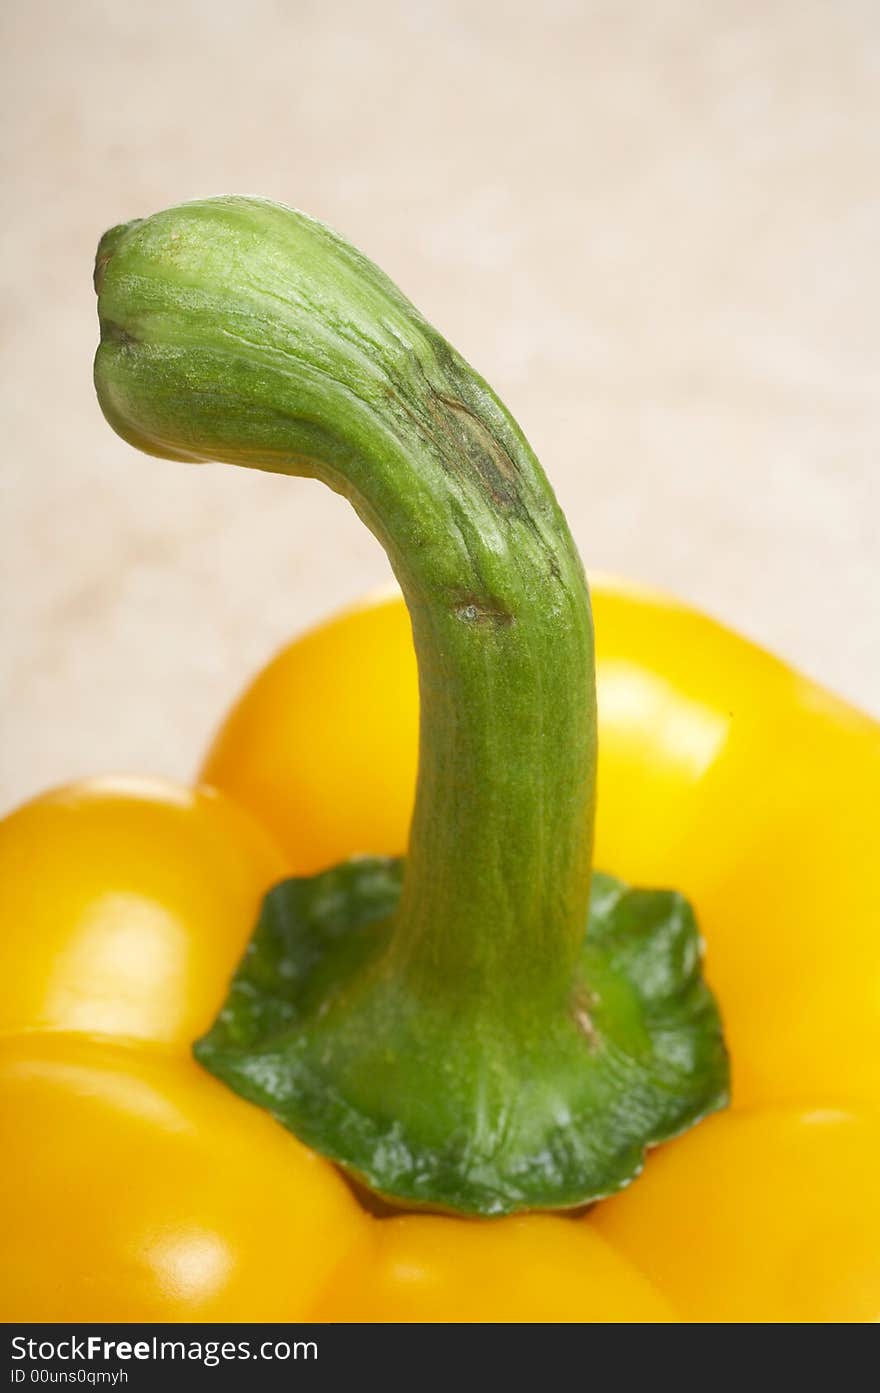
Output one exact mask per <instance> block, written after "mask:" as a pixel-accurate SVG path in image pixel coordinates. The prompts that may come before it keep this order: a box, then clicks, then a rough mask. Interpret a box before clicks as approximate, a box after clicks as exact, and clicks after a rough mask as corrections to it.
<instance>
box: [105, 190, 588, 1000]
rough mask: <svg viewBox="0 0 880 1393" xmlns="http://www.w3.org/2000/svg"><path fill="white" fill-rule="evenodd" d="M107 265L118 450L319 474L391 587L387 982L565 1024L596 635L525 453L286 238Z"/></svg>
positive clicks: (193, 241)
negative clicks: (399, 777) (397, 708)
mask: <svg viewBox="0 0 880 1393" xmlns="http://www.w3.org/2000/svg"><path fill="white" fill-rule="evenodd" d="M99 266H100V267H101V280H102V288H101V303H100V312H101V323H102V345H101V348H100V350H99V352H98V357H97V362H96V382H97V385H98V391H99V395H100V398H101V403H102V405H103V407H104V410H105V411H106V413H107V416H108V419H109V420H110V421H111V423H112V424H113V425H114V426H115V427H116V428H117V429H118V430H119V431H120V433H121V434H123V435H124V436H126V438H128V439H129V440H132V441H133V443H135V444H137V445H139V446H140V447H141V448H147V449H149V450H150V451H152V452H154V453H158V454H174V455H177V456H184V457H188V458H192V457H194V456H198V457H199V458H205V457H207V458H211V459H225V460H230V461H232V462H234V463H241V464H248V465H251V466H255V467H259V468H264V469H272V470H275V471H278V472H283V473H291V474H307V475H318V476H319V477H321V478H323V479H324V480H325V482H326V483H328V484H329V485H330V487H331V488H333V489H335V490H336V491H337V492H338V493H341V494H344V495H345V496H346V497H347V498H348V499H349V500H350V501H351V503H352V504H353V505H354V507H355V508H356V509H357V511H358V513H359V514H360V516H361V517H362V518H363V519H364V521H365V522H366V524H367V526H368V527H370V528H371V530H372V531H373V532H374V533H375V534H376V536H377V537H378V538H379V540H380V541H381V543H382V545H383V546H384V547H385V549H386V551H387V553H388V556H389V558H390V561H391V564H392V566H393V568H394V571H395V574H396V575H397V578H398V580H399V581H400V584H401V588H402V590H403V594H404V597H405V599H406V603H407V605H408V607H409V612H410V615H411V618H412V624H413V632H414V637H415V646H416V652H417V655H418V665H419V685H420V697H421V727H420V730H421V733H420V750H419V779H418V790H417V796H416V805H415V813H414V817H413V824H412V830H411V836H410V842H409V852H408V857H407V866H406V874H405V879H404V888H403V896H402V900H401V904H400V907H399V910H398V912H397V914H396V916H395V935H394V948H393V953H394V957H395V960H396V962H397V963H398V965H399V968H400V970H401V971H402V972H405V973H406V974H407V975H408V976H409V977H410V978H411V979H412V981H413V983H414V984H416V983H417V984H418V985H419V987H420V989H424V990H430V991H431V992H432V993H434V994H439V993H443V992H448V993H449V994H450V995H451V996H452V997H453V998H454V1000H455V1001H456V1003H457V1004H460V1001H461V996H462V993H466V994H468V995H469V996H470V997H471V998H472V1000H473V1005H474V1009H475V1010H480V1009H492V1010H493V1011H497V1010H499V1009H501V1007H502V1004H503V1009H504V1010H505V1011H508V1012H509V1011H517V1010H518V1003H519V1002H522V1001H523V1000H527V1001H528V1002H529V1003H530V1005H529V1010H530V1013H533V1011H534V1002H535V997H536V995H537V994H542V993H543V994H545V995H546V996H547V998H548V999H549V998H551V997H552V998H553V1000H554V1001H555V1003H556V1005H557V1006H559V1005H560V1004H562V1003H563V1002H564V1000H565V998H566V995H567V994H568V993H569V992H570V989H571V981H572V974H573V971H574V964H575V961H576V959H577V955H578V951H579V948H580V943H581V939H582V937H583V926H584V922H585V916H586V912H587V902H588V895H589V878H590V843H591V834H592V809H593V799H594V784H595V739H596V737H595V703H594V685H595V684H594V675H593V655H592V630H591V624H590V614H589V601H588V597H587V590H586V584H585V581H584V576H583V570H582V567H581V564H580V561H579V559H578V556H577V553H576V550H575V547H574V544H573V542H572V540H571V536H570V534H569V531H568V528H567V526H566V523H565V520H564V518H563V516H562V514H561V512H560V509H559V507H558V505H557V503H556V500H555V498H554V496H553V492H552V490H551V488H550V485H549V484H548V482H547V480H546V478H545V476H544V474H543V472H542V470H541V468H540V465H539V464H538V462H537V460H536V459H535V457H534V455H533V453H532V451H531V450H530V448H529V446H528V444H527V443H526V441H525V439H524V437H523V435H522V433H521V432H520V431H519V429H518V428H517V426H516V425H515V423H514V422H513V421H512V419H511V418H510V416H509V415H508V413H507V412H506V411H505V409H504V407H503V406H501V404H500V403H499V402H498V400H497V398H495V397H494V396H493V395H492V393H491V392H490V391H489V389H488V388H487V387H486V385H485V384H484V383H483V382H482V381H480V379H479V378H477V376H476V375H475V374H474V373H473V372H472V370H471V369H469V368H468V367H467V365H466V364H465V363H463V362H462V360H461V359H460V358H459V357H458V355H457V354H455V353H454V352H453V351H452V350H451V349H450V348H449V346H448V345H447V344H446V343H445V342H444V341H443V340H442V339H441V338H440V337H439V335H437V334H436V333H435V332H434V331H433V330H432V329H431V328H430V327H429V326H428V325H427V324H425V322H424V321H423V320H422V319H421V318H420V317H419V316H418V315H417V314H416V313H415V311H414V310H413V309H412V307H411V306H410V305H408V304H407V303H406V302H405V301H404V300H403V299H402V298H401V296H400V295H399V293H398V292H397V291H396V290H394V288H393V287H392V286H390V284H389V283H388V281H387V280H386V279H385V277H384V276H382V275H381V273H379V272H377V271H376V270H375V268H373V267H370V266H369V265H368V264H367V263H365V262H364V261H363V260H362V258H360V257H359V256H357V254H356V253H353V252H352V250H351V249H350V248H349V247H348V246H346V245H345V244H344V243H341V242H340V241H339V239H337V238H335V237H334V236H333V235H332V234H331V233H329V232H328V231H327V229H325V228H324V227H323V226H321V225H320V224H318V223H315V222H312V221H311V220H309V219H306V218H304V217H302V216H301V215H294V214H292V213H290V212H288V211H287V210H279V209H277V208H275V207H273V206H271V205H267V204H265V203H261V202H257V201H255V200H241V199H224V200H211V201H209V202H205V203H199V204H193V205H189V206H187V207H184V208H180V209H177V210H172V211H171V212H170V213H166V214H160V215H158V216H157V217H155V218H151V219H150V220H149V221H148V222H145V223H137V224H134V225H132V226H131V227H130V228H128V229H116V230H114V231H113V232H112V233H110V234H108V236H107V237H106V238H105V239H104V242H103V243H102V246H101V249H100V251H99ZM352 271H354V276H352ZM184 374H185V376H186V381H187V383H188V384H189V383H194V384H196V385H197V390H198V396H197V397H196V398H195V399H194V393H193V389H192V387H189V388H188V390H186V391H185V392H181V390H180V386H179V382H180V380H181V379H182V378H183V377H184ZM245 439H246V452H245V451H244V450H243V449H242V442H243V440H245ZM375 796H376V797H377V798H381V796H382V792H381V789H377V790H375Z"/></svg>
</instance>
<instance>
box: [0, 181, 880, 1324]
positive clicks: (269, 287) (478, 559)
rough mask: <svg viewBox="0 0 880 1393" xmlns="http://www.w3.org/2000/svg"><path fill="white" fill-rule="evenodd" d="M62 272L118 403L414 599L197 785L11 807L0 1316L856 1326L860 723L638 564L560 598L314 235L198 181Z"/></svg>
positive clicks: (873, 1033) (872, 788) (512, 428)
mask: <svg viewBox="0 0 880 1393" xmlns="http://www.w3.org/2000/svg"><path fill="white" fill-rule="evenodd" d="M95 285H96V289H97V292H98V311H99V318H100V325H101V343H100V347H99V349H98V353H97V357H96V360H95V384H96V388H97V393H98V398H99V401H100V404H101V407H102V409H103V411H104V414H105V416H106V417H107V420H108V421H109V423H110V424H111V425H112V426H113V428H114V429H115V430H116V431H117V432H118V433H119V434H120V435H121V436H123V438H124V439H126V440H127V441H129V442H130V443H131V444H133V445H135V446H137V447H138V448H139V449H140V450H142V451H144V452H145V453H147V454H152V455H159V456H162V457H166V458H171V459H179V460H181V461H221V462H225V463H232V464H237V465H243V466H245V467H249V468H255V469H262V470H271V471H273V472H277V473H282V474H291V475H298V476H305V477H312V478H316V479H319V480H322V481H323V482H324V483H326V484H327V485H328V486H329V487H331V488H332V489H333V490H334V491H335V492H337V493H339V494H341V495H342V496H343V497H344V498H345V499H347V500H348V501H349V503H350V504H351V505H352V506H353V507H354V508H355V509H356V511H357V513H358V515H359V516H360V517H361V519H362V520H363V521H364V523H365V525H366V526H368V527H369V528H370V529H371V531H372V532H373V533H374V534H375V535H376V536H377V538H378V539H379V540H380V542H381V543H382V545H383V546H384V548H385V550H386V552H387V554H388V557H389V560H390V563H391V565H392V568H393V570H394V572H395V575H396V577H397V579H398V581H399V585H400V590H401V597H393V598H388V599H382V600H377V601H375V602H366V603H365V604H364V605H362V606H359V607H357V608H355V609H353V610H351V611H348V612H346V613H345V614H343V615H341V616H339V617H338V618H336V619H331V620H330V621H329V622H328V623H327V624H326V625H324V626H323V627H321V628H319V629H317V630H315V631H314V632H312V633H311V634H308V635H306V636H305V637H304V638H302V639H300V640H298V641H296V642H294V643H293V644H292V645H291V646H290V647H289V648H288V649H286V650H285V651H284V652H282V653H281V654H280V655H279V656H278V657H277V658H276V659H275V660H274V662H272V663H271V664H270V665H269V667H268V668H266V669H265V671H264V672H263V673H262V674H260V675H259V676H258V677H257V678H256V680H255V681H254V682H253V683H252V684H251V685H250V686H249V687H248V688H247V690H246V691H245V692H244V694H243V696H242V697H241V698H240V700H239V701H238V703H237V704H236V706H235V707H234V708H233V710H232V711H231V713H230V715H229V717H228V719H227V721H226V722H225V723H224V725H223V727H222V728H221V730H220V731H219V732H218V733H217V734H216V735H215V738H214V740H213V743H212V744H211V746H210V749H209V751H208V753H207V755H206V757H205V759H204V762H203V765H202V768H201V770H200V772H199V774H198V776H197V779H196V783H195V785H194V787H193V788H192V789H183V788H178V787H175V786H170V785H157V784H153V783H149V782H147V781H143V782H132V781H127V782H126V781H118V780H117V781H107V780H104V781H93V782H92V783H85V784H83V785H80V786H77V787H75V788H72V789H64V790H60V791H56V792H54V793H50V794H47V795H44V796H43V797H42V798H39V799H37V800H35V801H34V802H32V803H30V804H28V805H27V806H26V807H24V808H22V809H20V810H19V811H18V812H16V813H14V814H13V815H12V816H11V817H9V818H8V819H7V820H6V821H5V822H4V823H3V824H2V825H0V878H2V882H3V883H4V885H5V886H6V888H7V896H8V899H9V901H10V903H9V905H8V908H7V914H6V926H7V930H6V935H5V938H4V940H3V948H2V955H3V959H4V963H3V966H4V971H3V973H2V975H0V983H2V985H0V1021H2V1025H3V1041H2V1046H0V1079H2V1084H0V1086H2V1089H3V1094H4V1096H5V1097H6V1098H7V1099H8V1100H9V1102H8V1105H9V1107H10V1108H11V1109H12V1110H13V1111H12V1115H13V1116H14V1117H15V1119H16V1123H15V1127H14V1130H13V1131H12V1132H10V1135H11V1137H12V1145H11V1147H10V1153H11V1165H12V1175H13V1183H12V1187H11V1188H12V1191H13V1192H14V1193H15V1194H16V1195H17V1196H18V1197H23V1200H24V1208H25V1209H26V1210H27V1213H28V1218H27V1226H26V1223H25V1219H24V1217H22V1215H21V1213H20V1210H21V1205H20V1204H18V1203H17V1205H16V1207H15V1212H13V1213H12V1214H11V1215H10V1216H9V1218H10V1222H9V1223H8V1224H7V1226H6V1237H5V1239H4V1245H5V1246H4V1251H3V1256H4V1269H5V1270H7V1271H10V1272H11V1271H13V1270H14V1271H15V1278H14V1286H13V1288H12V1289H11V1290H10V1292H9V1293H8V1297H9V1300H8V1301H7V1307H8V1306H9V1305H10V1303H11V1306H12V1313H13V1315H14V1316H15V1317H16V1318H20V1319H72V1320H75V1319H94V1318H98V1317H100V1318H103V1319H126V1318H130V1319H140V1320H151V1319H152V1320H163V1319H170V1320H198V1319H212V1320H235V1319H238V1320H270V1319H279V1320H294V1319H308V1318H314V1319H321V1320H329V1321H333V1320H369V1321H382V1320H481V1321H499V1320H500V1321H514V1320H572V1321H585V1322H586V1321H645V1320H648V1321H666V1320H686V1321H692V1320H716V1321H717V1320H749V1321H751V1320H792V1321H803V1320H808V1321H812V1320H835V1321H836V1320H844V1321H846V1320H871V1319H877V1318H878V1317H880V1194H878V1191H877V1186H876V1184H875V1179H874V1177H875V1169H876V1167H875V1159H874V1158H875V1157H876V1154H877V1149H878V1146H880V1108H878V1104H880V1076H878V1065H877V1061H878V1058H880V931H878V930H880V827H878V820H877V818H876V813H875V806H876V798H877V792H878V790H880V726H878V725H877V723H876V722H873V721H872V720H870V719H869V718H868V717H866V716H863V715H861V714H860V713H858V712H856V711H854V710H852V709H851V708H849V707H847V706H846V705H845V704H843V703H842V702H839V701H837V700H836V699H835V698H834V697H832V696H830V695H829V694H827V693H826V692H824V691H822V690H821V689H819V688H817V687H816V686H815V685H814V684H812V683H810V682H808V681H806V680H805V679H803V678H801V677H800V676H799V675H798V674H796V673H794V672H793V671H791V670H790V669H789V668H787V667H786V666H785V665H784V664H782V663H780V662H778V661H776V660H775V659H773V658H772V657H770V656H769V655H767V654H766V653H764V652H762V651H761V650H759V649H757V648H755V647H754V646H753V645H751V644H749V643H747V642H746V641H745V640H743V639H740V638H738V637H737V636H735V635H733V634H731V633H730V632H729V631H727V630H725V629H723V628H722V627H721V626H719V625H717V624H715V623H713V622H712V621H711V620H709V619H708V618H706V617H704V616H702V615H700V614H697V613H695V612H694V611H691V610H689V609H687V608H686V607H683V606H680V605H678V604H676V603H674V602H672V601H669V600H667V599H665V598H663V597H659V596H655V595H652V594H646V593H643V592H640V591H637V590H634V589H631V588H627V587H626V586H621V585H610V584H601V583H600V584H596V585H594V586H593V596H592V600H593V606H592V613H591V604H590V598H589V596H588V592H587V586H586V581H585V578H584V573H583V569H582V566H581V562H580V560H579V557H578V554H577V550H576V547H575V545H574V542H573V540H572V538H571V535H570V533H569V530H568V528H567V526H566V523H565V519H564V517H563V515H562V513H561V510H560V508H559V505H558V503H557V501H556V499H555V497H554V495H553V492H552V489H551V487H550V485H549V483H548V481H547V479H546V477H545V475H544V474H543V472H542V470H541V468H540V465H539V464H538V462H537V460H536V459H535V456H534V454H533V453H532V451H531V449H530V447H529V445H528V443H527V441H526V440H525V438H524V436H523V434H522V432H521V431H520V429H519V428H518V426H517V425H516V423H515V422H514V421H513V419H512V418H511V416H510V415H509V413H508V412H507V411H506V409H505V408H504V406H503V405H502V404H501V403H500V402H499V400H498V398H497V397H496V396H495V395H494V393H493V392H492V391H491V389H490V388H489V387H488V386H487V384H486V383H485V382H484V381H483V380H482V379H481V378H480V377H479V376H478V375H477V374H476V373H475V372H474V371H473V370H472V369H471V368H470V367H469V366H468V365H467V364H466V363H465V362H464V361H463V360H462V359H461V357H460V356H459V355H458V354H457V353H456V352H455V351H454V350H453V349H452V348H451V347H450V346H449V344H447V343H446V342H445V340H444V339H442V338H441V337H440V335H439V334H438V333H437V332H436V331H435V330H434V329H432V328H431V327H430V326H429V325H428V324H427V323H426V322H425V321H424V320H423V319H422V317H421V316H420V315H419V314H418V312H417V311H416V310H415V309H414V308H413V306H412V305H411V304H410V303H409V302H408V301H407V300H406V299H405V298H404V297H403V296H402V294H401V293H400V291H399V290H397V289H396V287H395V286H394V285H393V284H392V283H391V282H390V281H389V280H388V279H387V277H385V276H384V275H383V273H382V272H380V271H379V270H378V269H377V268H376V267H375V266H373V265H372V264H371V263H370V262H369V261H367V260H366V259H365V258H364V257H363V256H361V255H360V254H359V253H358V252H357V251H355V250H354V249H353V248H352V247H351V246H349V244H348V243H346V242H345V241H344V240H343V239H342V238H340V237H339V236H338V235H336V234H335V233H333V232H331V231H330V230H329V229H327V228H326V227H324V226H323V225H322V224H320V223H318V222H315V221H314V220H312V219H310V218H308V217H306V216H305V215H303V214H301V213H298V212H295V211H293V210H291V209H288V208H284V207H280V206H278V205H276V204H272V203H269V202H266V201H264V200H260V199H255V198H217V199H208V200H203V201H201V202H196V203H190V204H184V205H182V206H179V207H176V208H172V209H169V210H167V211H165V212H162V213H158V214H156V215H155V216H153V217H150V218H146V219H144V220H140V221H137V222H133V223H129V224H127V225H124V226H121V227H117V228H114V229H113V230H112V231H111V232H109V233H107V234H106V235H105V237H104V238H103V239H102V241H101V244H100V247H99V250H98V257H97V263H96V269H95ZM144 467H146V468H148V467H149V465H145V466H144ZM294 488H295V486H294V485H291V489H292V492H293V490H294ZM294 525H295V516H294ZM594 620H595V649H594ZM352 674H355V675H356V678H357V680H356V681H352ZM597 690H598V704H597V699H596V694H597ZM4 1106H5V1104H4ZM713 1114H714V1115H713ZM108 1194H109V1195H111V1196H112V1203H110V1202H108ZM370 1195H372V1196H373V1199H369V1196H370ZM34 1213H37V1214H39V1215H40V1219H39V1225H40V1226H41V1227H40V1231H39V1232H38V1233H36V1234H35V1233H34V1229H33V1222H34V1221H33V1215H34ZM86 1234H87V1235H88V1242H85V1241H84V1239H85V1236H86Z"/></svg>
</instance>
